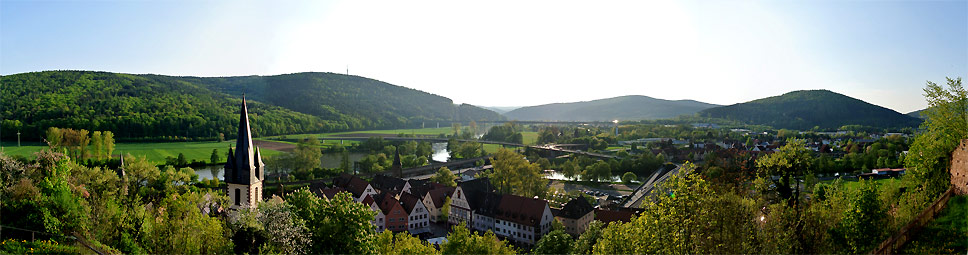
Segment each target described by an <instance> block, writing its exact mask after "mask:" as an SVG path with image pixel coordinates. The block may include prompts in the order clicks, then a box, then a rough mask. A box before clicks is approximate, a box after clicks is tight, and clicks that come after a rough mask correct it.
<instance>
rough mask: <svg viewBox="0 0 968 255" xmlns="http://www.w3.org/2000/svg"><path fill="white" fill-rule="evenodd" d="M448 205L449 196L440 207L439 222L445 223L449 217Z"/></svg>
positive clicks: (449, 201)
mask: <svg viewBox="0 0 968 255" xmlns="http://www.w3.org/2000/svg"><path fill="white" fill-rule="evenodd" d="M450 203H451V200H450V196H447V199H444V205H443V206H441V207H440V219H439V220H440V221H447V218H448V217H450Z"/></svg>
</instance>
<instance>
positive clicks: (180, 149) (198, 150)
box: [3, 141, 282, 164]
mask: <svg viewBox="0 0 968 255" xmlns="http://www.w3.org/2000/svg"><path fill="white" fill-rule="evenodd" d="M12 145H13V147H10V146H9V145H8V143H4V144H3V146H4V148H3V153H4V154H7V155H21V156H24V157H27V158H33V154H34V153H35V152H38V151H40V150H41V149H43V148H47V146H43V145H41V144H40V143H32V144H29V145H28V144H23V145H24V146H21V147H16V143H14V144H12ZM232 146H235V141H226V142H167V143H119V144H117V146H115V148H114V154H115V155H118V154H121V153H125V154H131V155H133V156H136V157H141V156H144V157H145V158H147V159H148V161H151V162H153V163H156V164H162V163H165V158H166V157H177V156H178V153H183V154H185V158H186V159H188V161H192V160H199V161H205V162H208V161H209V160H210V159H211V157H212V150H213V149H218V153H219V157H220V158H221V160H222V161H224V160H225V155H226V153H227V152H228V148H229V147H232ZM261 152H262V155H263V157H267V156H273V155H277V154H280V153H282V152H280V151H275V150H268V149H263V150H261Z"/></svg>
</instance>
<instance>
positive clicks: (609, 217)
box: [595, 209, 635, 224]
mask: <svg viewBox="0 0 968 255" xmlns="http://www.w3.org/2000/svg"><path fill="white" fill-rule="evenodd" d="M632 216H635V213H633V212H631V211H612V210H602V209H595V220H597V221H601V222H602V223H605V224H608V223H610V222H615V221H621V222H629V221H631V220H632Z"/></svg>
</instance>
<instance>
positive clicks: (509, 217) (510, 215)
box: [482, 194, 548, 227]
mask: <svg viewBox="0 0 968 255" xmlns="http://www.w3.org/2000/svg"><path fill="white" fill-rule="evenodd" d="M545 207H548V202H546V201H544V200H541V199H535V198H528V197H522V196H516V195H507V194H505V195H502V196H501V202H500V204H499V205H498V214H497V217H496V218H498V219H502V220H506V221H511V222H515V223H518V224H521V225H526V226H532V227H540V225H541V216H542V215H543V214H544V209H545ZM482 208H483V207H482Z"/></svg>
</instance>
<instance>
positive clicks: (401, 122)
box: [0, 71, 503, 140]
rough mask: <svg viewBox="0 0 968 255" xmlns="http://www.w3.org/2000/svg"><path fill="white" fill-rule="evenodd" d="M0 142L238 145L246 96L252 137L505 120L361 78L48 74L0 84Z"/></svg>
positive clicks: (5, 79)
mask: <svg viewBox="0 0 968 255" xmlns="http://www.w3.org/2000/svg"><path fill="white" fill-rule="evenodd" d="M0 83H2V84H3V92H2V94H0V99H2V100H3V102H4V105H3V107H2V108H0V113H2V114H3V120H4V121H3V122H2V125H0V127H2V128H3V137H4V138H12V137H14V136H15V133H16V132H18V131H20V132H22V133H23V134H22V137H24V139H27V140H39V138H40V137H41V136H42V132H43V130H46V128H47V127H52V126H54V127H68V128H76V129H81V128H83V129H88V130H111V131H114V133H115V134H116V135H117V136H118V137H119V138H123V139H129V140H131V139H135V140H140V139H143V140H184V139H186V138H208V139H212V138H216V137H218V136H219V134H222V135H223V136H225V137H226V138H233V137H235V132H236V130H235V127H236V125H237V123H238V111H239V104H240V102H241V96H242V94H243V92H244V93H245V94H246V97H247V99H248V101H249V114H250V118H251V121H252V126H253V133H254V134H255V135H258V136H264V135H280V134H294V133H310V132H331V131H341V130H357V129H377V128H400V127H417V126H419V125H420V124H421V122H423V121H430V120H448V121H449V120H455V119H457V118H459V119H460V120H501V119H503V117H502V116H500V115H499V114H497V113H495V112H492V111H489V110H485V109H482V108H479V107H476V106H472V105H454V104H453V101H451V100H450V99H448V98H446V97H442V96H437V95H433V94H429V93H426V92H422V91H418V90H414V89H409V88H405V87H400V86H396V85H392V84H389V83H385V82H380V81H376V80H372V79H368V78H363V77H358V76H348V75H340V74H332V73H297V74H285V75H276V76H241V77H217V78H205V77H174V76H163V75H132V74H120V73H109V72H92V71H46V72H34V73H22V74H14V75H7V76H3V77H2V78H0Z"/></svg>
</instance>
